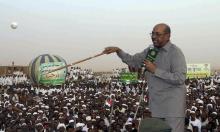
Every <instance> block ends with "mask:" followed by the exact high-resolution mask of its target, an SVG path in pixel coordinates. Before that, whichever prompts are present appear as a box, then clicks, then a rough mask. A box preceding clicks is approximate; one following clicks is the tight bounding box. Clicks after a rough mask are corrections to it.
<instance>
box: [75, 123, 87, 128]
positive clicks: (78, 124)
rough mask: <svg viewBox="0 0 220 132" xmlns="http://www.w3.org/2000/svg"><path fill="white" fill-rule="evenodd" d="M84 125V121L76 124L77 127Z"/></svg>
mask: <svg viewBox="0 0 220 132" xmlns="http://www.w3.org/2000/svg"><path fill="white" fill-rule="evenodd" d="M83 126H85V124H84V123H77V124H76V127H83Z"/></svg>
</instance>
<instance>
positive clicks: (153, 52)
mask: <svg viewBox="0 0 220 132" xmlns="http://www.w3.org/2000/svg"><path fill="white" fill-rule="evenodd" d="M158 52H159V49H158V48H156V47H154V46H152V47H150V48H149V50H148V52H147V55H146V57H145V59H146V60H148V61H150V62H154V61H155V60H156V57H157V54H158ZM146 70H147V69H146V68H145V64H144V62H143V64H142V66H141V76H142V77H143V75H144V73H145V72H146Z"/></svg>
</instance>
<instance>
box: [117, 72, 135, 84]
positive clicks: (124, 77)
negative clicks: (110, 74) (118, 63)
mask: <svg viewBox="0 0 220 132" xmlns="http://www.w3.org/2000/svg"><path fill="white" fill-rule="evenodd" d="M119 80H120V81H121V82H122V83H126V84H130V83H137V82H138V74H137V73H136V72H124V73H121V74H120V78H119Z"/></svg>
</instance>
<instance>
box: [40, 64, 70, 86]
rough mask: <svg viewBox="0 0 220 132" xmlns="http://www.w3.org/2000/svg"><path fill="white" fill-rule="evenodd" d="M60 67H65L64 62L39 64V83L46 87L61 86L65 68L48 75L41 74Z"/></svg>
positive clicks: (63, 80)
mask: <svg viewBox="0 0 220 132" xmlns="http://www.w3.org/2000/svg"><path fill="white" fill-rule="evenodd" d="M62 66H65V63H64V62H49V63H43V64H41V65H40V67H39V71H40V76H39V77H40V78H39V83H41V84H46V85H61V84H62V83H64V82H65V78H66V69H65V68H64V69H61V70H58V71H55V72H51V73H48V74H43V73H45V72H48V71H51V70H53V69H56V68H59V67H62Z"/></svg>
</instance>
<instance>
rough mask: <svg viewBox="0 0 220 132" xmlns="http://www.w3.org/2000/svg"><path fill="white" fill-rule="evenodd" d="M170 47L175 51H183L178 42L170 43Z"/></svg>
mask: <svg viewBox="0 0 220 132" xmlns="http://www.w3.org/2000/svg"><path fill="white" fill-rule="evenodd" d="M170 48H171V51H173V52H182V50H181V49H180V48H179V47H178V46H177V45H176V44H173V43H170Z"/></svg>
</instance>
